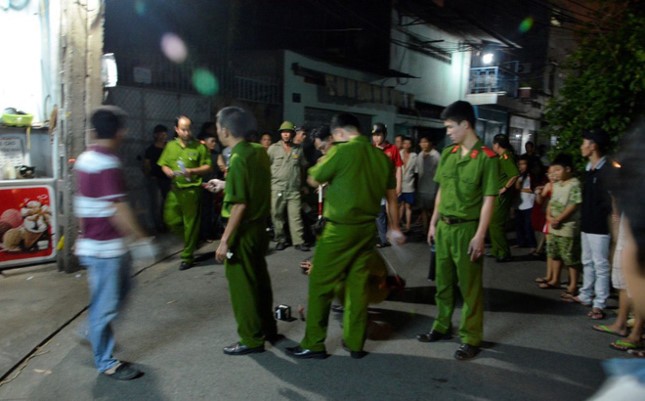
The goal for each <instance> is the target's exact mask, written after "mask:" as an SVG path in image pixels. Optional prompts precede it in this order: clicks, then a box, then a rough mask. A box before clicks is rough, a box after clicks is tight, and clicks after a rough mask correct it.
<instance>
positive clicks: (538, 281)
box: [535, 277, 549, 284]
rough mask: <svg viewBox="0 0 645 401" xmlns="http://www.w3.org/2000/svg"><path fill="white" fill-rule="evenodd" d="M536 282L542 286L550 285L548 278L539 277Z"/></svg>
mask: <svg viewBox="0 0 645 401" xmlns="http://www.w3.org/2000/svg"><path fill="white" fill-rule="evenodd" d="M535 282H536V283H538V284H542V283H548V282H549V280H547V279H546V277H537V278H536V279H535Z"/></svg>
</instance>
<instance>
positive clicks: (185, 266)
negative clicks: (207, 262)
mask: <svg viewBox="0 0 645 401" xmlns="http://www.w3.org/2000/svg"><path fill="white" fill-rule="evenodd" d="M193 266H195V264H194V263H189V262H181V263H180V264H179V270H181V271H184V270H188V269H190V268H191V267H193Z"/></svg>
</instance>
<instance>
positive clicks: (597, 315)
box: [578, 298, 605, 320]
mask: <svg viewBox="0 0 645 401" xmlns="http://www.w3.org/2000/svg"><path fill="white" fill-rule="evenodd" d="M578 299H579V298H578ZM581 303H582V302H581ZM587 316H588V317H590V318H591V319H593V320H602V319H604V318H605V312H603V310H602V309H599V308H593V309H591V310H590V311H589V313H587Z"/></svg>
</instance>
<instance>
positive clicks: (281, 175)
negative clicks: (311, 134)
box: [267, 141, 307, 191]
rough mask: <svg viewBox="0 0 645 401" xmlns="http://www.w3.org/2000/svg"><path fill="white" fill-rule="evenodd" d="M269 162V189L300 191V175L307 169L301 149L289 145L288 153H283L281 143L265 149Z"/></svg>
mask: <svg viewBox="0 0 645 401" xmlns="http://www.w3.org/2000/svg"><path fill="white" fill-rule="evenodd" d="M267 154H268V155H269V160H270V161H271V188H272V189H273V190H279V191H300V189H302V174H303V172H304V169H305V167H307V159H306V158H305V156H304V153H303V152H302V147H300V146H294V145H291V150H290V151H289V153H286V152H285V151H284V145H283V142H282V141H279V142H276V143H274V144H273V145H271V146H269V149H267Z"/></svg>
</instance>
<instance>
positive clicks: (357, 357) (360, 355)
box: [342, 341, 369, 359]
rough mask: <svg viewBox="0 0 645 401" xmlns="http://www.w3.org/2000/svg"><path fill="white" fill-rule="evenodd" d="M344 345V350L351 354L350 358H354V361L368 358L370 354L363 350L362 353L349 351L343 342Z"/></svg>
mask: <svg viewBox="0 0 645 401" xmlns="http://www.w3.org/2000/svg"><path fill="white" fill-rule="evenodd" d="M342 344H343V349H344V350H345V351H347V352H349V356H351V357H352V358H354V359H361V358H364V357H366V356H367V354H369V352H367V351H363V350H360V351H352V350H351V349H349V347H348V346H347V345H346V344H345V341H343V342H342Z"/></svg>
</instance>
